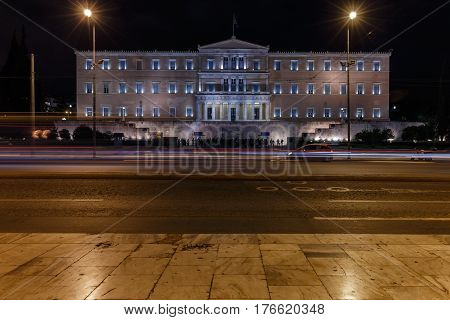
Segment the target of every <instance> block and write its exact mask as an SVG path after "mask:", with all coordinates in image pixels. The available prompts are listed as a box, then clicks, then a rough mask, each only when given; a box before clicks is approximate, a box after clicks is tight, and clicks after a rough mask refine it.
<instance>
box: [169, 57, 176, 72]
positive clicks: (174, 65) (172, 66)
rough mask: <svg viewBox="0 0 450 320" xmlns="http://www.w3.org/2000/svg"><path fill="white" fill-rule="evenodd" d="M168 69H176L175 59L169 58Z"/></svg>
mask: <svg viewBox="0 0 450 320" xmlns="http://www.w3.org/2000/svg"><path fill="white" fill-rule="evenodd" d="M169 70H177V60H175V59H170V60H169Z"/></svg>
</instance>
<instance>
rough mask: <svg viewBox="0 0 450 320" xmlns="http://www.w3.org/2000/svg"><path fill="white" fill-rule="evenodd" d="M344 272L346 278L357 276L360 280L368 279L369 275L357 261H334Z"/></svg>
mask: <svg viewBox="0 0 450 320" xmlns="http://www.w3.org/2000/svg"><path fill="white" fill-rule="evenodd" d="M334 260H335V261H336V262H337V263H338V264H339V266H340V267H341V268H342V269H343V270H344V272H345V275H346V276H357V277H359V278H367V277H368V275H367V273H366V272H365V271H364V269H363V268H361V267H360V266H359V265H358V264H357V263H356V262H355V261H353V260H352V259H334Z"/></svg>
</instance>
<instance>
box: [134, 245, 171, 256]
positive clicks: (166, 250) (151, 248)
mask: <svg viewBox="0 0 450 320" xmlns="http://www.w3.org/2000/svg"><path fill="white" fill-rule="evenodd" d="M176 248H177V247H176V246H173V245H171V244H142V245H140V246H139V247H138V248H137V249H136V251H134V252H133V253H132V254H131V257H132V258H170V257H172V255H173V254H174V252H175V250H176Z"/></svg>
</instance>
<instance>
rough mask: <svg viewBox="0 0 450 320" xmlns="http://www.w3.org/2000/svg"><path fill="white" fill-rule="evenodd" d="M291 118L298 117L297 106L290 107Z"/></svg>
mask: <svg viewBox="0 0 450 320" xmlns="http://www.w3.org/2000/svg"><path fill="white" fill-rule="evenodd" d="M291 118H298V110H297V108H291Z"/></svg>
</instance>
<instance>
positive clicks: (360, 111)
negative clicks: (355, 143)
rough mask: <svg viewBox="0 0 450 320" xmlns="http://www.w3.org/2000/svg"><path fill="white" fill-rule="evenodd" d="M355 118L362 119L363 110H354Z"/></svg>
mask: <svg viewBox="0 0 450 320" xmlns="http://www.w3.org/2000/svg"><path fill="white" fill-rule="evenodd" d="M356 118H357V119H363V118H364V109H363V108H356Z"/></svg>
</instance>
